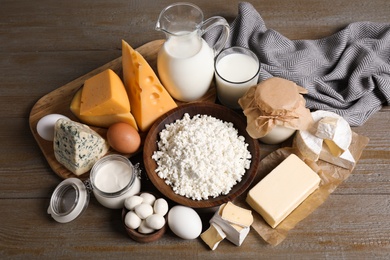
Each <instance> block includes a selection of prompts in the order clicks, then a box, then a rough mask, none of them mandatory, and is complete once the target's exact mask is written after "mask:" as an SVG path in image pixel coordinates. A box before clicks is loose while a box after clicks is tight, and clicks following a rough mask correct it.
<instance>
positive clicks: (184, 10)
mask: <svg viewBox="0 0 390 260" xmlns="http://www.w3.org/2000/svg"><path fill="white" fill-rule="evenodd" d="M216 26H222V33H221V36H220V38H219V39H218V40H217V42H216V43H215V45H214V46H212V47H210V46H209V45H208V44H207V43H206V42H205V41H204V39H203V38H202V35H203V34H204V33H205V32H207V31H208V30H210V29H212V28H214V27H216ZM156 30H158V31H162V32H164V33H165V35H166V41H165V42H164V44H163V46H162V47H161V49H160V51H159V53H158V56H157V70H158V74H159V76H160V79H161V82H162V83H163V85H164V86H165V88H166V89H167V90H168V92H169V93H170V94H171V96H172V97H173V98H175V99H176V100H179V101H185V102H188V101H194V100H197V99H199V98H201V97H202V96H203V95H204V94H206V92H207V91H208V89H209V87H210V84H211V82H212V80H213V76H214V57H215V56H216V55H217V54H218V53H219V52H220V51H221V50H222V48H223V47H224V46H225V44H226V42H227V40H228V37H229V24H228V23H227V21H226V20H225V19H224V18H223V17H220V16H213V17H210V18H209V19H207V20H205V21H204V17H203V12H202V10H201V9H200V8H199V7H197V6H196V5H194V4H191V3H176V4H172V5H170V6H168V7H166V8H165V9H164V10H162V11H161V13H160V16H159V18H158V21H157V24H156Z"/></svg>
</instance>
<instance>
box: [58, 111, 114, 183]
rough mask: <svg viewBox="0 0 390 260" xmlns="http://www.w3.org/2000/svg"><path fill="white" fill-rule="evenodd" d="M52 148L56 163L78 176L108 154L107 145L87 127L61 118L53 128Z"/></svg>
mask: <svg viewBox="0 0 390 260" xmlns="http://www.w3.org/2000/svg"><path fill="white" fill-rule="evenodd" d="M53 148H54V155H55V158H56V159H57V161H58V162H59V163H60V164H62V165H63V166H65V167H66V168H67V169H68V170H69V171H71V172H73V173H74V174H75V175H78V176H79V175H82V174H83V173H86V172H87V171H89V170H90V169H91V168H92V166H93V165H94V164H95V162H96V161H97V160H99V159H100V158H101V157H103V155H105V154H106V153H107V152H108V149H109V145H108V143H107V141H106V140H105V139H104V138H102V137H101V136H100V135H99V134H98V133H96V132H95V131H93V130H92V129H91V128H89V127H88V126H87V125H84V124H80V123H77V122H74V121H72V120H69V119H63V118H61V119H59V120H57V122H56V124H55V127H54V140H53Z"/></svg>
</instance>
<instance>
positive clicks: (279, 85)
mask: <svg viewBox="0 0 390 260" xmlns="http://www.w3.org/2000/svg"><path fill="white" fill-rule="evenodd" d="M306 93H307V90H306V89H304V88H303V87H300V86H298V85H297V84H295V83H294V82H292V81H289V80H287V79H283V78H279V77H272V78H269V79H266V80H264V81H262V82H260V83H259V84H258V85H256V86H254V87H252V88H250V89H249V90H248V91H247V92H246V94H245V95H244V96H243V97H241V98H240V99H239V101H238V103H239V104H240V106H241V108H242V109H243V112H244V114H245V116H246V118H247V132H248V134H249V135H250V136H251V137H252V138H254V139H259V140H260V141H262V142H264V143H267V144H278V143H281V142H283V141H285V140H287V139H288V138H290V137H291V136H292V135H293V134H294V133H295V131H296V130H306V129H308V128H309V127H310V126H311V125H312V124H313V119H312V117H311V114H310V110H309V109H307V108H306V107H305V104H306V102H305V99H304V98H303V96H302V94H306Z"/></svg>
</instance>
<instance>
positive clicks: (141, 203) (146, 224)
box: [122, 192, 169, 243]
mask: <svg viewBox="0 0 390 260" xmlns="http://www.w3.org/2000/svg"><path fill="white" fill-rule="evenodd" d="M168 210H169V207H168V202H167V201H166V200H165V199H164V198H156V196H155V195H154V194H152V193H149V192H142V193H139V194H136V195H133V196H131V197H128V198H126V200H125V203H124V207H123V209H122V221H123V225H124V227H125V229H126V232H127V234H128V235H129V236H130V237H131V238H132V239H133V240H134V241H137V242H140V243H149V242H153V241H156V240H158V239H160V238H161V237H162V236H163V235H164V233H165V232H166V231H167V228H168V227H167V225H168V224H167V219H166V216H167V213H168Z"/></svg>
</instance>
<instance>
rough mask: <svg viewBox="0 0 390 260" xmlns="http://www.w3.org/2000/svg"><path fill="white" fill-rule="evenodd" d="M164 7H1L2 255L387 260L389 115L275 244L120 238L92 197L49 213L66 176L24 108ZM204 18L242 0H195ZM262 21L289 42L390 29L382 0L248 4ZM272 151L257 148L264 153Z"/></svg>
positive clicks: (93, 64) (366, 128) (139, 33)
mask: <svg viewBox="0 0 390 260" xmlns="http://www.w3.org/2000/svg"><path fill="white" fill-rule="evenodd" d="M170 2H171V1H166V0H164V1H152V0H144V1H131V0H130V1H121V0H112V1H102V0H95V1H92V0H83V1H47V0H41V1H23V0H20V1H11V0H3V1H1V3H0V46H1V47H0V71H1V73H0V86H1V90H0V111H1V116H0V126H1V127H0V143H1V146H0V209H1V213H0V223H1V226H0V258H2V259H5V258H15V259H30V258H39V259H41V258H50V259H60V258H72V259H73V258H76V257H80V258H103V259H108V258H109V257H113V258H128V259H139V258H143V259H157V258H172V259H173V258H176V259H177V258H191V259H203V258H213V259H219V258H225V259H228V258H229V259H230V258H242V259H244V258H248V259H249V258H254V257H256V258H264V259H270V258H282V259H283V258H297V259H302V258H306V259H316V258H327V259H352V258H354V259H355V258H360V259H362V258H364V259H373V258H385V257H389V256H390V235H389V231H390V191H389V190H390V183H389V169H390V160H389V159H390V135H389V132H388V131H389V122H390V109H389V107H385V108H383V109H382V110H380V111H379V112H377V113H375V114H374V115H373V116H372V117H371V118H370V119H369V120H368V122H366V124H365V125H363V126H361V127H356V128H354V129H353V130H354V131H355V132H357V133H358V134H361V135H364V136H367V137H369V138H370V142H369V144H368V146H367V147H366V149H365V150H364V152H363V155H362V157H361V159H360V161H359V163H358V165H357V167H356V168H355V170H354V172H353V174H352V175H351V176H350V177H349V178H348V179H347V180H346V181H345V182H343V183H342V184H341V185H340V186H339V187H338V189H337V190H336V191H335V192H334V193H333V194H331V196H330V197H329V198H328V199H327V200H326V202H325V203H324V204H323V205H322V206H321V207H319V208H318V209H317V210H316V211H315V212H314V213H313V214H311V215H310V216H309V217H308V218H306V219H304V220H303V221H302V222H301V223H299V224H298V226H296V227H295V228H294V229H293V230H291V231H290V232H289V234H288V236H287V238H286V240H285V241H283V242H282V243H281V244H279V245H278V246H276V247H272V246H270V245H268V244H266V243H265V242H264V241H263V240H262V238H261V237H260V236H258V235H257V234H256V233H255V232H253V231H252V232H250V234H249V235H248V237H247V239H246V240H245V242H244V244H243V245H242V246H241V247H236V246H234V245H233V244H231V243H229V242H227V241H223V242H222V243H221V244H220V245H219V247H218V248H217V250H215V251H211V250H209V249H208V248H207V246H206V245H205V244H204V243H203V242H202V241H201V240H200V239H197V240H192V241H187V240H181V239H179V238H178V237H176V236H174V235H173V234H172V233H171V232H168V233H167V234H166V235H165V236H164V238H163V239H161V240H159V241H157V242H154V243H151V244H139V243H136V242H134V241H132V240H131V239H130V238H129V237H127V235H126V233H125V231H124V228H123V227H122V224H121V220H120V212H119V211H115V210H109V209H106V208H104V207H102V206H100V204H98V202H97V201H96V200H95V199H94V198H92V199H91V202H90V205H89V207H88V209H87V211H86V212H85V213H84V214H83V215H82V216H81V217H80V218H78V219H76V220H75V221H73V222H71V223H69V224H59V223H56V222H55V221H53V220H52V219H51V218H50V216H49V215H47V214H46V210H47V207H48V205H49V200H50V196H51V193H52V192H53V190H54V188H55V187H56V186H57V184H58V183H60V181H61V179H60V178H59V177H58V176H57V175H56V174H54V173H53V171H52V170H51V169H50V167H49V165H48V164H47V162H46V160H45V158H44V156H43V154H42V153H41V151H40V149H39V147H38V146H37V144H36V142H35V140H34V138H33V136H32V134H31V131H30V128H29V112H30V110H31V108H32V107H33V105H34V104H35V102H37V100H38V99H39V98H40V97H42V96H44V95H46V94H47V93H49V92H51V91H53V90H55V89H57V88H58V87H60V86H63V85H64V84H66V83H68V82H70V81H72V80H73V79H75V78H78V77H80V76H82V75H84V74H86V73H88V72H89V71H91V70H93V69H95V68H97V67H100V66H102V65H104V64H106V63H107V62H109V61H111V60H113V59H115V58H117V57H119V56H120V55H121V49H120V48H121V39H125V40H126V41H128V42H129V43H130V44H131V45H132V46H133V47H138V46H140V45H142V44H144V43H147V42H149V41H152V40H155V39H160V38H162V37H163V35H161V33H159V32H156V31H155V30H154V26H155V22H156V19H157V17H158V14H159V12H160V10H162V9H163V8H164V7H165V6H167V5H168V4H169V3H170ZM193 2H194V3H195V4H197V5H198V6H200V7H201V8H202V9H203V11H204V13H205V16H206V17H209V16H213V15H221V16H224V17H226V18H227V19H228V20H229V21H232V19H233V18H234V17H235V16H236V14H237V4H238V2H237V1H230V0H215V1H209V0H200V1H193ZM252 2H253V5H254V6H255V7H256V9H257V10H258V11H259V12H260V14H261V15H262V17H263V19H264V20H265V22H266V25H267V26H268V27H269V28H272V29H275V30H277V31H279V32H281V33H282V34H284V35H285V36H287V37H289V38H291V39H304V38H306V39H314V38H319V37H324V36H327V35H330V34H332V33H334V32H336V31H337V30H339V29H341V28H343V27H344V26H346V25H347V24H348V23H351V22H355V21H365V20H366V21H373V22H388V21H389V17H390V16H389V15H390V2H389V1H388V0H372V1H366V0H356V1H349V0H328V1H310V0H293V1H283V0H273V1H264V0H263V1H252ZM272 149H275V147H266V146H265V147H264V150H263V155H264V151H269V150H272Z"/></svg>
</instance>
